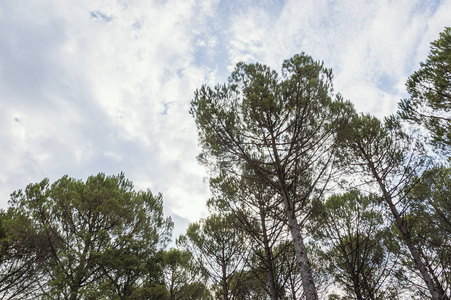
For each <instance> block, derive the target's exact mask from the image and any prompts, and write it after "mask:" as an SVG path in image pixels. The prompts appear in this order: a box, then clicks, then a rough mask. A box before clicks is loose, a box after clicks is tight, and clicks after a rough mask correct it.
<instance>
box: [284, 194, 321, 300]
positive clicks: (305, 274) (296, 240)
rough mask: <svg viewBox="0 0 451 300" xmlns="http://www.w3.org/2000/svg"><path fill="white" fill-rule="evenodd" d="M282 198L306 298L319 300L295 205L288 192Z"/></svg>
mask: <svg viewBox="0 0 451 300" xmlns="http://www.w3.org/2000/svg"><path fill="white" fill-rule="evenodd" d="M282 198H283V202H284V206H285V211H286V214H287V221H288V228H289V230H290V233H291V237H292V239H293V246H294V252H295V255H296V260H297V262H298V264H299V267H300V270H301V279H302V287H303V288H304V294H305V298H306V299H307V300H317V299H318V293H317V291H316V286H315V282H314V281H313V272H312V267H311V265H310V261H309V259H308V256H307V250H306V248H305V245H304V239H303V238H302V235H301V228H300V226H299V223H298V220H297V219H296V215H295V213H294V205H293V204H292V203H291V201H290V199H289V197H288V195H287V193H286V191H283V192H282Z"/></svg>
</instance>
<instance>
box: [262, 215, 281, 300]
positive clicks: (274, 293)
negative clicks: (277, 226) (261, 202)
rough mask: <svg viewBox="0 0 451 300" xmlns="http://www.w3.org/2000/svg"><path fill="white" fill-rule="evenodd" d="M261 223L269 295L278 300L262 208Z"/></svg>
mask: <svg viewBox="0 0 451 300" xmlns="http://www.w3.org/2000/svg"><path fill="white" fill-rule="evenodd" d="M260 221H261V223H262V230H263V244H264V247H265V260H266V268H267V275H268V285H269V293H270V296H271V299H272V300H278V299H279V296H278V290H277V286H276V281H275V276H274V267H273V261H272V253H271V247H270V246H269V240H268V234H267V232H266V220H265V213H264V211H263V210H262V209H261V208H260Z"/></svg>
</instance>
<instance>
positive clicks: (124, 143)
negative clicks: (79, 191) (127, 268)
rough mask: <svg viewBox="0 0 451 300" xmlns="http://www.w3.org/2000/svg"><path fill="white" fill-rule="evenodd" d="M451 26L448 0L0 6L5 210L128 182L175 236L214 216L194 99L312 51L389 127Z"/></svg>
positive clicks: (0, 173) (0, 188) (75, 1)
mask: <svg viewBox="0 0 451 300" xmlns="http://www.w3.org/2000/svg"><path fill="white" fill-rule="evenodd" d="M450 16H451V0H447V1H432V0H431V1H429V0H424V1H420V0H417V1H416V0H397V1H388V0H377V1H370V0H367V1H361V0H330V1H325V0H302V1H299V0H297V1H290V0H286V1H269V0H268V1H265V0H262V1H250V0H242V1H217V0H211V1H208V0H178V1H176V0H168V1H164V0H155V1H150V0H129V1H126V0H65V1H60V0H39V1H33V0H0V208H6V207H7V206H8V200H9V198H10V197H9V195H10V193H12V192H13V191H15V190H18V189H24V188H25V187H26V186H27V185H28V184H29V183H35V182H40V181H41V180H42V179H44V178H49V179H50V181H51V182H54V181H56V180H58V179H59V178H61V177H62V176H64V175H69V176H70V177H73V178H76V179H82V180H86V178H87V177H88V176H90V175H96V174H98V173H99V172H104V173H105V174H107V175H115V174H118V173H120V172H124V173H125V176H126V177H127V178H128V179H130V180H131V181H133V183H134V185H135V189H136V190H147V189H150V190H151V191H152V192H153V193H155V194H157V193H162V194H163V199H164V212H165V215H167V216H171V217H172V219H173V221H174V223H175V229H174V233H173V235H174V237H177V236H178V235H179V234H182V233H184V231H185V230H186V227H187V225H188V224H189V223H190V222H194V221H197V220H198V219H199V218H201V217H205V216H206V215H207V214H208V211H207V209H206V207H205V203H206V201H207V199H208V197H209V190H208V179H207V178H208V174H207V172H206V170H205V168H204V167H203V166H201V165H199V164H198V162H197V160H196V156H197V155H198V154H199V153H200V149H199V146H198V140H197V131H196V127H195V123H194V120H193V117H192V116H191V115H190V114H189V108H190V101H191V100H192V98H193V95H194V91H195V90H196V89H197V88H200V87H201V86H202V85H203V84H207V85H211V86H212V85H216V84H218V83H224V82H226V81H227V77H228V75H229V74H230V72H231V71H232V70H233V69H234V66H235V65H236V63H237V62H239V61H244V62H246V63H253V62H261V63H264V64H267V65H269V66H270V67H271V68H273V69H274V70H276V71H278V72H279V71H280V69H281V66H282V63H283V61H284V60H285V59H288V58H290V57H292V56H293V55H294V54H296V53H301V52H305V53H306V54H308V55H311V56H312V57H313V58H314V59H315V60H322V61H324V63H325V65H326V66H327V67H330V68H332V69H333V71H334V89H335V91H336V92H340V93H341V94H342V95H343V97H344V98H345V99H349V100H351V101H352V102H353V103H354V105H355V107H356V109H357V110H358V111H360V112H365V113H371V114H373V115H376V116H377V117H384V116H388V115H390V114H392V113H394V112H395V111H396V109H397V103H398V101H399V100H400V99H402V98H406V97H407V93H406V90H405V82H406V79H407V77H408V76H409V75H410V74H411V73H413V72H414V71H415V70H417V69H418V68H419V63H420V62H421V61H424V60H425V59H426V57H427V55H428V52H429V45H430V42H432V41H433V40H435V39H437V38H438V37H439V33H440V32H441V31H443V29H444V28H445V26H451V24H450V23H451V22H450V21H451V17H450Z"/></svg>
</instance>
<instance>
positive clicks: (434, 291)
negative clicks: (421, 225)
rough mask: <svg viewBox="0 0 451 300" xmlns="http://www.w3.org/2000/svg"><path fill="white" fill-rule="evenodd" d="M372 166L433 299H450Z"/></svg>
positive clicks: (397, 225) (372, 167)
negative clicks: (439, 284) (431, 271)
mask: <svg viewBox="0 0 451 300" xmlns="http://www.w3.org/2000/svg"><path fill="white" fill-rule="evenodd" d="M370 167H371V169H372V172H373V175H374V177H375V178H376V181H377V183H378V184H379V187H380V189H381V190H382V193H383V197H384V200H385V202H386V203H387V204H388V206H389V208H390V211H391V213H392V215H393V217H394V218H395V222H396V227H398V229H399V231H400V232H401V236H402V238H403V240H404V242H405V243H406V246H407V248H408V249H409V251H410V255H411V256H412V259H413V261H414V263H415V265H416V267H417V269H418V271H420V274H421V276H422V277H423V281H424V282H425V284H426V286H427V288H428V290H429V292H430V293H431V296H432V299H434V300H443V299H449V298H448V297H447V296H446V295H445V294H444V293H441V292H440V291H443V289H442V288H441V287H439V288H437V287H436V286H434V282H433V280H432V277H431V274H429V272H428V270H427V267H426V264H425V263H424V262H423V261H422V260H421V257H420V253H419V252H418V250H417V249H416V247H415V245H414V242H413V241H412V239H411V237H410V232H409V229H408V228H407V227H406V226H405V224H404V221H403V220H402V217H401V215H400V213H399V212H398V209H397V208H396V206H395V204H394V203H393V199H392V196H391V195H390V193H389V192H388V191H387V188H386V187H385V184H384V182H383V180H382V178H381V177H379V175H378V174H377V172H376V169H375V168H374V166H373V165H372V164H370Z"/></svg>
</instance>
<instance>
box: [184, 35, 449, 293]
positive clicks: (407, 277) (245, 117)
mask: <svg viewBox="0 0 451 300" xmlns="http://www.w3.org/2000/svg"><path fill="white" fill-rule="evenodd" d="M407 87H408V92H409V95H410V98H409V99H406V100H402V101H401V102H400V104H399V112H398V113H397V114H396V115H393V116H390V117H387V118H385V119H384V120H379V119H377V118H376V117H374V116H371V115H369V114H358V113H356V111H355V110H354V108H353V106H352V104H351V103H350V102H349V101H345V100H343V98H342V97H341V95H340V94H334V93H333V86H332V71H331V70H330V69H327V68H325V67H324V65H323V63H322V62H317V61H314V60H313V59H312V58H311V57H309V56H307V55H305V54H300V55H295V56H294V57H292V58H291V59H289V60H286V61H285V62H284V64H283V66H282V73H281V74H278V73H277V72H275V71H274V70H271V69H270V68H269V67H267V66H265V65H262V64H259V63H256V64H244V63H240V64H238V65H237V67H236V69H235V71H234V72H233V73H232V74H231V76H230V78H229V81H228V82H227V83H225V84H222V85H217V86H215V87H209V86H202V87H201V88H200V89H198V90H197V91H196V93H195V98H194V100H193V101H192V106H191V113H192V115H193V116H194V118H195V121H196V125H197V128H198V133H199V140H200V145H201V147H202V153H201V154H200V156H199V160H200V161H201V162H202V163H203V164H204V165H205V166H207V168H208V169H209V170H210V172H211V181H210V183H211V189H212V191H213V194H214V197H213V198H212V199H210V201H209V203H208V204H209V208H210V210H211V213H212V214H211V216H210V217H208V218H206V219H205V220H201V221H200V222H199V223H195V224H192V225H191V226H190V228H189V229H188V232H187V234H186V236H185V237H183V241H182V242H183V243H182V245H187V246H185V247H187V248H188V249H191V251H192V253H193V255H194V257H195V258H196V259H197V261H199V262H200V265H201V266H202V267H203V268H204V269H205V270H207V271H208V272H210V273H211V274H210V276H211V278H214V281H215V282H216V283H217V284H218V285H221V289H220V290H219V291H220V295H221V297H222V299H267V298H270V299H301V298H303V299H309V300H310V299H318V298H319V297H320V298H322V299H324V298H326V297H329V298H330V299H399V298H400V297H409V298H410V297H412V298H413V297H419V298H421V299H423V298H431V299H437V300H438V299H450V294H451V261H450V257H451V252H450V250H451V222H450V220H451V206H450V205H451V204H450V203H451V201H450V195H451V178H450V174H451V173H450V172H451V169H450V165H449V163H450V162H451V160H450V158H449V157H450V156H449V154H450V150H451V147H450V146H451V139H450V134H451V116H450V110H451V28H446V29H445V31H444V32H442V33H441V34H440V38H439V39H438V40H437V41H434V42H433V43H432V47H431V52H430V54H429V57H428V59H427V60H426V62H425V63H422V64H421V68H420V70H419V71H417V72H415V73H414V74H413V75H412V76H411V77H410V78H409V80H408V82H407ZM213 228H214V229H213ZM284 259H286V260H284ZM206 262H208V265H207V263H206ZM287 262H290V263H292V266H291V267H289V266H288V265H287V264H286V263H287ZM237 277H238V279H237ZM258 282H260V283H259V284H257V286H256V285H255V284H256V283H258ZM243 284H244V285H245V287H246V288H245V289H243V287H242V285H243ZM244 292H245V293H244ZM243 293H244V294H243Z"/></svg>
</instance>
